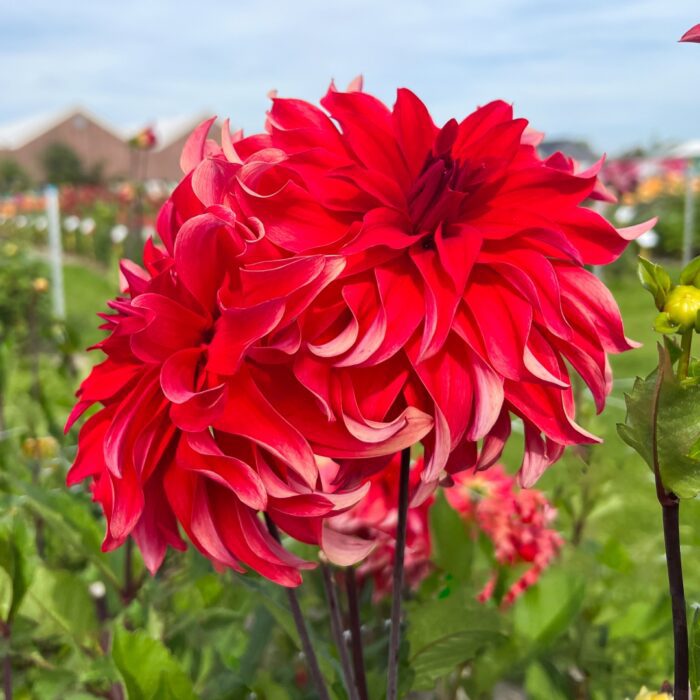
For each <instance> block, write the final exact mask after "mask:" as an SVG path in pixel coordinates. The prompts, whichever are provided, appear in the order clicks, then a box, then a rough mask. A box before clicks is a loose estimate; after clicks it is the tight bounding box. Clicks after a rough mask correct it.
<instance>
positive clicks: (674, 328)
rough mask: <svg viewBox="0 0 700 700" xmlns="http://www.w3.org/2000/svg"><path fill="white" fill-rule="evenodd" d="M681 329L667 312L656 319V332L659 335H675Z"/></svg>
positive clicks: (663, 312)
mask: <svg viewBox="0 0 700 700" xmlns="http://www.w3.org/2000/svg"><path fill="white" fill-rule="evenodd" d="M679 328H680V325H679V324H677V323H674V322H673V321H672V320H671V316H670V314H667V313H666V312H665V311H662V312H661V313H660V314H659V315H658V316H657V317H656V318H655V319H654V330H655V331H656V332H657V333H663V334H664V335H673V334H674V333H676V332H678V329H679Z"/></svg>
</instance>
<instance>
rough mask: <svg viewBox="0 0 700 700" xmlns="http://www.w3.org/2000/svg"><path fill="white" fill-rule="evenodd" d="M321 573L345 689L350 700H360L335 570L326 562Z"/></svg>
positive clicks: (323, 563) (322, 565) (322, 564)
mask: <svg viewBox="0 0 700 700" xmlns="http://www.w3.org/2000/svg"><path fill="white" fill-rule="evenodd" d="M321 573H322V574H323V587H324V588H325V589H326V600H327V601H328V610H329V611H330V618H331V632H332V633H333V638H334V639H335V645H336V647H338V654H339V655H340V665H341V667H342V669H343V678H344V680H345V688H346V689H347V691H348V697H349V698H350V700H359V696H358V694H357V687H356V686H355V679H354V677H353V675H352V666H351V665H350V656H349V655H348V647H347V644H346V643H345V639H343V621H342V618H341V616H340V603H339V601H338V593H337V591H336V589H335V581H334V580H333V570H332V569H331V567H330V566H328V564H326V563H325V562H323V561H322V562H321Z"/></svg>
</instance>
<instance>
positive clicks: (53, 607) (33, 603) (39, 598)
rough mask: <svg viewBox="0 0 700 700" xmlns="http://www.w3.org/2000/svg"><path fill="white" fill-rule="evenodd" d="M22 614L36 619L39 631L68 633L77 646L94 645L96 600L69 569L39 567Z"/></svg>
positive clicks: (40, 632)
mask: <svg viewBox="0 0 700 700" xmlns="http://www.w3.org/2000/svg"><path fill="white" fill-rule="evenodd" d="M22 615H23V616H26V617H29V618H30V619H33V620H35V621H36V622H37V623H38V625H39V634H41V635H45V636H49V635H60V636H64V635H67V636H68V637H69V638H71V639H72V640H73V641H74V642H75V644H77V645H78V646H81V647H83V646H90V645H92V646H93V647H95V648H96V647H97V630H98V624H97V616H96V613H95V602H94V601H93V599H92V598H91V597H90V593H89V592H88V590H87V585H86V583H85V582H84V581H83V580H82V579H80V578H79V577H78V576H75V575H74V574H71V573H70V572H68V571H52V570H50V569H46V568H43V567H39V568H38V569H37V570H36V572H35V574H34V576H33V580H32V584H31V586H30V588H29V590H28V592H27V599H26V601H25V604H24V606H23V608H22Z"/></svg>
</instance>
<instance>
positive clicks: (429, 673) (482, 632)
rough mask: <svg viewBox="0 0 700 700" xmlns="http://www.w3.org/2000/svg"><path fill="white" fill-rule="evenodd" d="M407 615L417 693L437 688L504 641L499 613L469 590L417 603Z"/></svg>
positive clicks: (411, 659) (462, 589)
mask: <svg viewBox="0 0 700 700" xmlns="http://www.w3.org/2000/svg"><path fill="white" fill-rule="evenodd" d="M406 614H407V617H408V620H409V621H410V622H409V627H408V634H407V641H408V646H409V657H408V666H409V668H410V669H411V671H412V673H413V674H415V677H414V681H413V688H415V689H417V690H429V689H431V688H434V687H435V683H436V681H437V680H438V679H440V678H442V677H444V676H446V675H447V674H449V673H450V672H452V671H453V669H454V668H456V667H459V666H462V665H463V664H465V663H466V662H468V661H470V660H472V659H474V658H476V657H477V655H478V654H479V652H481V651H483V650H484V649H485V648H486V647H488V646H491V645H494V644H496V643H497V642H499V641H501V640H502V639H503V636H502V632H501V620H500V619H499V615H498V613H497V612H496V611H495V610H494V609H492V608H491V609H489V608H486V607H484V606H483V605H481V604H480V603H478V602H476V599H475V597H474V594H473V592H472V591H471V590H469V589H468V588H460V589H459V590H457V591H455V592H454V593H452V594H451V595H448V596H446V597H438V598H436V599H433V600H420V601H416V602H414V603H412V604H409V605H408V606H407V610H406Z"/></svg>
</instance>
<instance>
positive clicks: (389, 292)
mask: <svg viewBox="0 0 700 700" xmlns="http://www.w3.org/2000/svg"><path fill="white" fill-rule="evenodd" d="M354 87H355V88H357V87H359V85H357V84H356V85H355V86H354ZM321 103H322V105H323V107H324V108H325V109H326V110H327V112H324V111H323V110H322V109H319V108H317V107H315V106H314V105H311V104H309V103H306V102H303V101H300V100H293V99H274V100H273V106H272V109H271V110H270V113H269V118H268V123H267V131H268V133H267V134H266V135H260V136H256V137H253V138H252V139H246V140H243V141H241V142H239V143H236V144H229V146H228V148H225V152H226V154H227V157H228V158H229V160H232V161H242V162H243V163H244V165H243V167H242V168H241V170H240V173H239V175H238V177H237V178H236V179H235V180H231V181H229V183H228V185H227V192H229V193H230V194H229V196H230V197H231V198H235V199H236V200H237V202H238V206H239V207H240V209H241V211H242V213H244V214H245V215H247V216H249V217H254V218H256V219H257V220H259V221H261V222H262V225H263V226H264V229H265V235H266V240H267V242H268V243H270V244H274V246H275V247H277V248H278V249H279V250H280V251H283V253H282V254H285V255H290V256H295V255H309V254H313V253H324V254H337V255H341V256H343V257H344V259H345V260H346V263H347V264H346V266H345V268H344V270H343V271H342V272H341V273H340V274H339V275H338V277H337V278H336V279H335V280H334V281H333V282H332V283H330V284H329V285H328V287H327V288H326V289H324V291H323V293H322V294H320V295H319V297H318V299H317V300H316V301H315V302H314V304H313V308H312V309H311V310H310V311H309V313H308V314H307V315H306V317H305V318H304V320H303V322H302V323H301V331H302V338H303V343H302V346H301V348H300V355H299V357H300V360H299V365H298V366H297V367H296V368H295V373H296V375H297V376H298V378H299V380H300V381H301V382H302V383H303V384H304V385H306V386H307V387H309V388H310V389H312V390H314V391H315V392H316V393H317V395H318V396H319V397H320V398H321V399H322V400H323V401H324V402H325V404H326V406H327V407H328V409H329V412H330V413H334V414H340V413H342V410H343V408H344V407H345V405H347V402H345V403H343V402H341V403H343V406H342V407H341V408H339V407H338V399H337V393H334V392H329V391H328V389H327V386H328V382H329V381H340V380H338V379H337V377H338V376H339V375H342V385H343V387H344V390H345V391H348V392H349V393H350V395H351V396H352V397H353V401H355V402H356V404H357V406H358V408H359V409H360V414H361V415H363V416H364V417H365V418H366V419H367V420H368V421H385V420H390V419H392V418H394V417H395V416H397V415H399V414H400V413H401V412H402V411H405V410H406V409H407V408H416V409H419V410H420V411H421V412H424V413H428V414H430V415H432V416H433V419H434V429H433V430H432V431H431V433H430V434H429V436H427V437H426V438H425V439H424V444H425V447H426V454H427V467H426V469H425V472H424V474H423V478H424V480H425V481H426V482H428V484H430V483H433V482H434V481H435V480H436V479H437V478H438V477H439V475H440V474H441V472H442V471H443V470H445V469H446V470H447V471H448V472H452V471H455V470H459V469H464V468H466V467H469V466H473V465H478V466H479V468H485V467H487V466H488V465H490V464H493V463H494V462H495V461H496V460H497V459H498V457H499V455H500V454H501V451H502V449H503V446H504V444H505V442H506V440H507V438H508V436H509V433H510V422H511V415H515V416H517V417H519V418H521V419H522V420H523V422H524V427H525V455H524V459H523V463H522V467H521V470H520V479H521V482H522V483H524V484H532V483H534V482H535V481H536V479H537V478H538V477H539V475H540V474H541V473H542V471H543V470H544V469H545V468H546V467H547V466H548V465H549V464H551V463H552V462H553V461H555V460H556V459H557V458H558V457H559V456H560V455H561V453H562V451H563V449H564V446H566V445H570V444H575V443H581V442H593V441H595V440H596V438H595V437H594V436H592V435H591V434H589V433H588V432H586V431H585V430H583V429H582V428H581V427H579V426H578V425H577V424H576V423H575V422H574V401H573V395H572V392H571V387H570V381H569V370H568V368H567V363H568V364H570V365H571V367H573V368H574V370H575V371H577V372H578V373H579V374H580V375H581V376H582V377H583V379H584V380H585V381H586V383H587V384H588V386H589V387H590V389H591V391H592V393H593V396H594V398H595V401H596V404H597V407H598V408H599V409H602V407H603V404H604V401H605V396H606V395H607V393H608V392H609V390H610V385H611V376H610V369H609V365H608V360H607V353H609V352H621V351H624V350H627V349H629V348H631V347H632V344H631V343H630V341H628V340H627V338H626V337H625V335H624V333H623V329H622V322H621V319H620V315H619V311H618V309H617V306H616V304H615V302H614V300H613V298H612V296H611V295H610V293H609V292H608V291H607V289H606V288H605V287H604V285H603V284H602V283H601V282H600V281H599V280H598V279H596V277H595V276H594V275H593V274H591V273H590V272H588V271H587V270H586V269H585V268H584V265H589V264H606V263H609V262H612V261H613V260H615V259H616V258H617V257H618V256H619V255H620V254H621V253H622V251H623V250H624V249H625V247H626V246H627V244H628V243H629V241H630V240H631V239H633V238H634V237H635V236H637V235H639V234H640V233H642V232H643V231H645V230H646V229H647V228H649V226H650V225H651V223H647V224H644V225H641V226H637V227H633V228H630V229H620V230H616V229H615V228H614V227H613V226H612V225H611V224H609V223H608V222H607V221H606V220H605V219H603V218H602V217H601V216H600V215H599V214H597V213H595V212H594V211H592V210H591V209H588V208H586V207H585V206H583V202H584V201H585V200H586V199H587V198H588V197H590V196H591V195H593V194H595V193H597V192H598V191H599V190H598V180H597V173H598V170H599V167H600V165H597V166H595V167H593V168H591V169H590V170H589V171H587V172H583V173H576V172H575V164H574V163H573V161H571V160H570V159H567V158H566V157H564V156H563V155H561V154H555V155H553V156H552V157H550V158H549V159H547V160H546V161H542V160H541V159H540V158H539V157H538V155H537V152H536V150H535V146H534V145H533V144H534V143H536V141H537V139H536V137H535V135H533V133H532V132H528V131H526V126H527V122H526V121H525V120H524V119H515V118H514V117H513V113H512V109H511V107H510V105H507V104H506V103H504V102H493V103H491V104H488V105H486V106H485V107H482V108H480V109H478V110H476V111H475V112H474V113H473V114H471V115H469V116H468V117H467V118H466V119H464V120H462V121H461V122H457V121H456V120H454V119H452V120H450V121H448V122H447V123H446V124H445V125H444V126H443V127H441V128H438V127H437V126H435V124H434V123H433V121H432V119H431V117H430V115H429V114H428V112H427V110H426V108H425V106H424V105H423V103H422V102H420V100H419V99H418V98H417V97H416V96H415V95H413V93H411V92H409V91H408V90H405V89H402V90H399V92H398V98H397V101H396V104H395V105H394V107H393V109H389V108H388V107H386V106H385V105H384V104H382V103H381V102H380V101H379V100H377V99H376V98H374V97H372V96H371V95H368V94H366V93H363V92H360V91H350V92H338V91H336V90H335V89H334V88H331V90H330V91H329V92H328V94H327V95H326V96H325V97H324V98H323V100H322V101H321ZM377 376H378V377H379V378H380V379H381V382H378V381H376V377H377ZM333 377H335V378H336V379H329V378H333ZM367 377H372V380H370V381H367V379H366V378H367ZM319 386H320V387H321V388H316V387H319ZM282 387H283V384H282V383H281V382H277V383H276V384H275V385H273V386H272V387H271V391H272V392H275V388H277V389H278V390H279V391H280V392H281V391H282ZM324 391H325V393H324ZM380 391H381V394H378V392H380ZM377 396H380V398H379V399H377ZM287 407H288V408H289V410H290V420H291V421H292V422H293V423H294V424H295V425H296V426H297V427H298V428H299V429H300V431H301V432H303V433H304V434H312V435H313V434H314V432H315V431H317V430H318V426H317V425H315V424H314V423H313V421H312V420H311V419H310V417H309V416H306V415H304V408H303V407H301V408H299V410H296V411H295V410H294V409H295V407H293V406H291V405H289V404H287ZM479 440H483V447H482V449H481V454H480V455H477V441H479ZM321 453H322V454H327V455H329V456H333V457H342V456H343V455H342V454H340V453H339V452H338V451H333V450H332V449H326V448H322V449H321ZM347 456H348V457H352V456H353V455H347ZM355 456H359V455H355ZM358 468H359V467H358V465H357V463H355V462H353V463H352V469H348V470H346V469H344V470H343V473H344V474H346V475H348V476H347V478H350V479H351V478H352V475H353V474H356V473H357V472H356V471H355V470H357V469H358ZM360 473H362V472H360ZM425 492H429V489H425V490H424V493H425Z"/></svg>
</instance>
